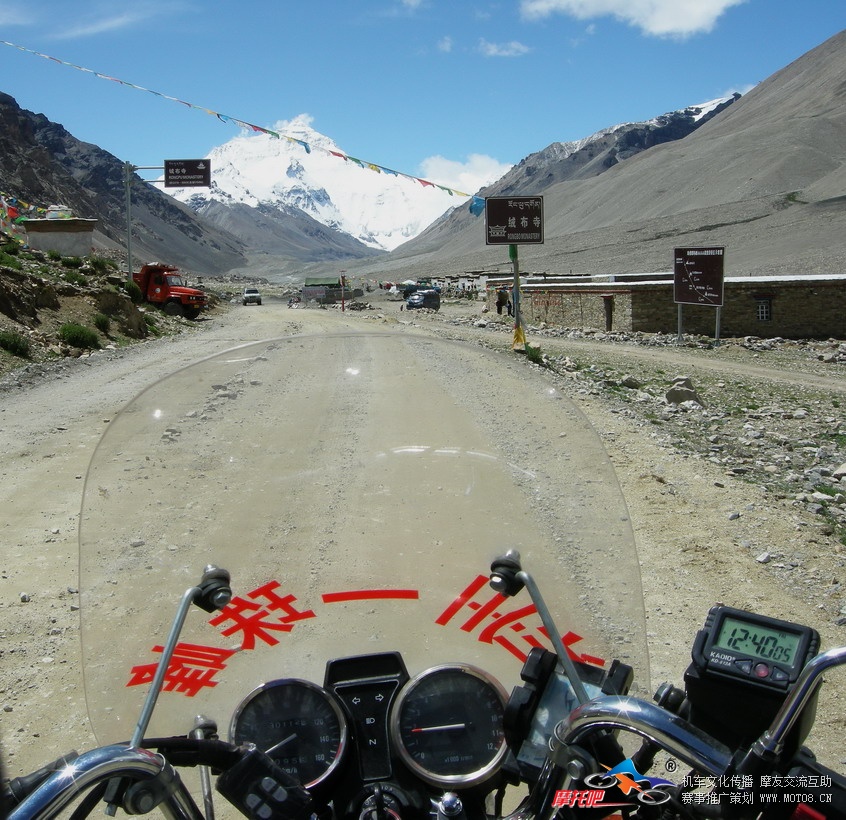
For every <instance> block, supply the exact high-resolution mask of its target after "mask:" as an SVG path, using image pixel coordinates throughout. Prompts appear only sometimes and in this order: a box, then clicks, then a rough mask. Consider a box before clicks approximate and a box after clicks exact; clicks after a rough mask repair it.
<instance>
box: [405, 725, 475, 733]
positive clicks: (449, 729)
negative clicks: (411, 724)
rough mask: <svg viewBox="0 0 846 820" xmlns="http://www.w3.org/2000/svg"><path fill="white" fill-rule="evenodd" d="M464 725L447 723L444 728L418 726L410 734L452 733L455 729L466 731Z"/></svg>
mask: <svg viewBox="0 0 846 820" xmlns="http://www.w3.org/2000/svg"><path fill="white" fill-rule="evenodd" d="M466 728H467V724H466V723H447V724H446V725H444V726H418V727H416V728H414V729H412V730H411V731H412V732H454V731H455V730H456V729H466Z"/></svg>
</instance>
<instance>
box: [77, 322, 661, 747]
mask: <svg viewBox="0 0 846 820" xmlns="http://www.w3.org/2000/svg"><path fill="white" fill-rule="evenodd" d="M80 546H81V567H80V586H81V615H82V636H83V656H84V663H85V687H86V698H87V703H88V712H89V715H90V719H91V724H92V727H93V730H94V732H95V734H96V737H97V739H98V741H99V742H101V743H110V742H119V741H122V740H128V739H129V738H130V737H131V736H132V734H133V730H134V728H135V725H136V722H137V720H138V716H139V713H140V711H141V708H142V703H143V700H144V698H145V696H146V694H147V690H148V688H149V682H150V680H151V678H152V675H153V673H154V671H155V667H156V665H157V663H158V660H159V657H160V655H161V647H162V646H163V645H164V644H165V642H166V639H167V636H168V633H169V630H170V625H171V621H172V619H173V615H174V613H175V611H176V608H177V605H178V602H179V600H180V597H181V596H182V594H183V592H184V591H185V590H186V589H188V588H190V587H192V586H194V585H195V584H197V583H198V582H199V580H200V577H201V575H202V573H203V570H204V568H205V567H206V565H215V566H218V567H224V568H226V569H227V570H228V571H229V572H230V573H231V579H232V580H231V586H232V590H233V598H232V601H231V603H230V604H229V605H228V606H227V607H226V609H224V610H223V611H222V612H212V613H207V612H204V611H202V610H200V609H199V608H196V607H193V608H192V609H191V611H190V612H189V614H188V616H187V619H186V622H185V625H184V628H183V631H182V633H181V636H180V638H179V643H178V645H177V648H176V652H175V653H174V656H173V659H172V660H171V663H170V664H169V665H168V668H167V669H168V671H167V675H166V677H165V685H164V691H163V692H162V694H161V696H160V697H159V700H158V704H157V706H156V709H155V713H154V715H153V718H152V723H151V724H150V727H149V729H148V731H147V733H146V734H147V736H164V735H174V734H184V733H186V732H188V731H190V729H191V726H192V722H193V719H194V717H195V716H196V715H198V714H203V715H206V716H208V717H211V718H213V719H214V720H215V721H217V722H218V725H219V727H220V734H221V736H225V735H226V727H227V726H228V725H229V721H230V719H231V716H232V715H233V713H234V712H235V710H236V708H237V706H238V704H239V703H240V702H241V701H242V699H244V697H245V696H246V695H247V694H248V693H250V692H251V691H252V690H254V689H255V688H256V687H259V686H260V685H261V684H263V683H265V682H267V681H271V680H275V679H280V678H297V679H304V680H308V681H312V682H314V683H316V684H318V685H321V684H322V683H323V681H324V671H325V667H326V663H327V661H329V660H332V659H337V658H342V657H348V656H357V655H368V654H371V653H379V652H389V651H392V652H399V653H401V656H402V658H403V660H404V662H405V665H406V667H407V669H408V673H409V675H411V676H414V675H416V674H417V673H419V672H420V671H421V670H425V669H428V668H430V667H433V666H435V665H436V664H441V663H466V664H472V665H475V666H476V667H478V668H480V669H482V670H485V671H486V672H487V673H489V674H490V675H492V676H494V677H495V678H496V679H497V680H498V681H499V682H500V683H501V684H502V686H503V687H504V689H505V691H510V689H511V688H512V687H513V686H515V685H517V684H519V683H520V671H521V666H522V663H523V660H524V659H525V657H526V655H527V653H528V652H529V650H530V649H531V648H532V647H534V646H547V647H548V646H549V641H548V640H547V637H546V631H545V629H544V627H543V625H542V623H541V620H540V618H539V616H538V613H537V611H536V610H535V608H534V607H533V606H532V602H531V600H530V598H529V596H528V594H527V592H526V591H525V590H524V591H522V592H521V593H519V594H518V595H517V596H515V597H513V598H504V597H502V596H500V595H498V594H497V593H496V592H495V591H494V590H492V589H491V587H490V586H489V585H488V583H487V581H488V575H489V571H490V564H491V561H492V559H494V558H496V557H497V556H500V555H502V554H504V553H505V552H506V551H507V550H510V549H516V550H517V551H519V553H520V556H521V558H522V565H523V568H524V570H525V571H527V572H528V573H530V574H531V575H532V576H533V577H534V579H535V580H536V582H537V584H538V586H539V587H540V589H541V591H542V592H543V593H544V595H545V599H546V603H547V605H548V607H549V609H550V611H551V613H552V616H553V618H554V621H555V624H556V627H557V630H556V631H558V632H559V633H560V635H561V636H562V637H563V639H564V643H565V644H566V645H567V646H568V647H569V651H570V653H571V655H572V656H573V657H576V658H579V659H581V660H582V661H585V662H587V663H588V664H593V665H603V664H604V666H605V668H607V667H608V665H609V664H610V661H611V660H612V659H613V658H619V659H621V660H622V661H624V662H625V663H628V664H630V665H631V666H633V667H634V670H635V686H636V690H637V691H640V692H646V691H648V690H649V687H650V681H649V671H648V669H649V668H648V660H647V652H646V647H645V625H644V613H643V603H642V601H643V599H642V594H641V586H640V575H639V567H638V562H637V556H636V551H635V548H634V543H633V537H632V531H631V527H630V523H629V519H628V515H627V510H626V505H625V502H624V499H623V497H622V495H621V492H620V489H619V486H618V483H617V480H616V478H615V473H614V469H613V467H612V465H611V463H610V461H609V458H608V456H607V454H606V453H605V451H604V448H603V446H602V443H601V440H600V438H599V436H598V435H597V433H596V431H595V430H593V429H592V428H591V426H590V425H589V424H588V423H587V421H586V420H585V418H584V417H583V415H582V414H581V413H580V411H579V410H578V409H577V407H576V406H575V404H574V403H573V402H572V401H571V400H569V399H568V398H567V397H566V396H565V395H563V394H562V393H561V392H559V389H558V388H557V387H556V386H555V384H554V383H553V381H552V380H551V379H549V378H548V377H547V375H546V374H545V373H544V372H543V371H542V370H540V369H539V368H535V367H530V366H529V365H528V364H527V363H526V362H525V361H524V360H523V359H522V358H520V357H516V356H515V357H513V358H509V357H508V356H504V355H503V354H501V353H499V354H497V353H493V352H491V351H487V350H485V349H483V348H479V347H477V346H470V345H465V344H461V343H453V342H448V341H436V340H433V339H431V338H428V337H416V336H412V335H408V334H389V333H386V334H348V335H319V336H311V337H305V336H299V337H290V338H284V339H277V340H272V341H266V342H261V343H257V344H251V345H246V346H242V347H238V348H236V349H233V350H231V351H228V352H226V353H223V354H220V355H216V356H213V357H211V358H208V359H205V360H203V361H200V362H199V363H197V364H195V365H192V366H190V367H188V368H185V369H183V370H180V371H178V372H176V373H174V374H172V375H171V376H168V377H167V378H165V379H163V380H161V381H159V382H158V383H156V384H154V385H153V386H151V387H150V388H148V389H147V390H145V391H144V392H142V393H141V394H140V395H139V396H138V397H137V398H135V399H134V400H133V401H131V402H130V403H129V404H128V405H127V406H126V408H125V409H124V410H123V411H122V412H121V413H120V414H118V415H117V416H116V417H115V418H114V419H113V420H112V421H111V423H110V424H109V426H108V428H107V430H106V433H105V435H104V436H103V439H102V441H101V442H100V444H99V445H98V447H97V449H96V451H95V454H94V456H93V458H92V461H91V465H90V467H89V470H88V474H87V477H86V482H85V489H84V499H83V508H82V514H81V519H80ZM562 717H563V715H562Z"/></svg>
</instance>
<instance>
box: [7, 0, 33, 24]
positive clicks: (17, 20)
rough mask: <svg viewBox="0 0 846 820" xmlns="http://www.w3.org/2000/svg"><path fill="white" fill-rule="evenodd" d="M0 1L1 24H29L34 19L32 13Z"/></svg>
mask: <svg viewBox="0 0 846 820" xmlns="http://www.w3.org/2000/svg"><path fill="white" fill-rule="evenodd" d="M8 5H10V4H6V3H0V26H28V25H30V24H31V23H32V22H34V21H33V17H32V14H31V13H29V12H27V11H24V10H21V9H19V8H9V7H8Z"/></svg>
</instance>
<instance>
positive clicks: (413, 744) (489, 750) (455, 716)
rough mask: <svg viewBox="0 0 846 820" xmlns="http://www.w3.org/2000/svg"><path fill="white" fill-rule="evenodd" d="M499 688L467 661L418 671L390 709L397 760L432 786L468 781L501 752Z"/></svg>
mask: <svg viewBox="0 0 846 820" xmlns="http://www.w3.org/2000/svg"><path fill="white" fill-rule="evenodd" d="M505 701H506V694H505V690H504V689H503V688H502V686H501V685H500V684H499V682H498V681H496V680H495V679H494V678H493V677H491V676H490V675H488V674H487V673H485V672H483V671H482V670H480V669H476V668H475V667H473V666H468V665H467V664H443V665H441V666H435V667H432V668H431V669H427V670H426V671H424V672H421V673H420V674H419V675H417V677H415V678H413V679H412V680H410V681H409V682H408V683H407V684H406V685H405V686H404V687H403V689H402V691H401V692H400V694H399V697H398V698H397V701H396V703H395V704H394V708H393V711H392V713H391V738H392V741H393V743H394V747H395V748H396V750H397V752H398V754H399V756H400V759H401V760H402V761H403V763H404V764H405V765H406V766H407V767H408V768H409V769H411V770H412V771H413V772H414V773H415V774H417V776H418V777H420V778H422V779H423V780H425V781H426V782H427V783H430V784H432V785H435V786H446V787H450V786H452V787H455V786H472V785H475V784H477V783H481V782H482V781H483V780H486V779H487V778H488V777H490V776H491V775H492V774H494V773H495V772H496V771H497V770H498V769H499V767H500V765H501V763H502V760H503V758H504V757H505V752H506V745H505V733H504V731H503V714H504V712H505Z"/></svg>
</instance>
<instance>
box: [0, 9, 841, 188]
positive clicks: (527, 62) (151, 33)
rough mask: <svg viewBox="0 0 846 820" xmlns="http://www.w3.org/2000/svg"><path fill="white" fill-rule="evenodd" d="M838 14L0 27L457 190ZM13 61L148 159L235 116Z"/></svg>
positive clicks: (9, 56)
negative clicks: (301, 129)
mask: <svg viewBox="0 0 846 820" xmlns="http://www.w3.org/2000/svg"><path fill="white" fill-rule="evenodd" d="M843 28H846V5H844V3H843V0H801V2H800V0H307V2H306V1H305V0H297V2H293V0H243V2H240V3H238V2H218V0H128V1H127V0H75V2H73V3H69V2H67V0H39V2H31V3H21V2H5V0H0V40H4V41H8V42H11V43H14V44H17V45H19V46H22V47H24V48H27V49H30V50H32V51H38V52H42V53H44V54H47V55H50V56H51V57H54V58H56V59H58V60H60V61H63V62H66V63H72V64H75V65H78V66H82V67H85V68H88V69H91V70H93V71H96V72H99V73H102V74H107V75H110V76H112V77H115V78H117V79H119V80H121V81H123V83H129V84H132V85H135V86H142V87H144V88H146V89H150V90H152V91H157V92H160V93H162V94H166V95H169V96H171V97H175V98H177V99H180V100H184V101H186V102H189V103H191V104H193V105H196V106H200V107H202V108H205V109H209V110H210V111H213V112H219V113H222V114H226V115H229V116H231V117H235V118H237V119H240V120H244V121H246V122H250V123H254V124H256V125H259V126H261V127H263V128H270V129H274V130H281V129H279V128H278V125H279V123H280V122H284V121H285V120H290V119H293V118H294V117H296V116H298V115H302V114H306V115H308V116H309V117H311V120H312V126H313V127H314V128H315V129H316V130H317V131H320V132H321V133H323V134H326V135H327V136H329V137H331V138H332V139H333V140H335V142H336V143H337V144H338V145H339V147H340V148H341V149H342V150H343V151H344V152H346V153H348V154H351V155H353V156H356V157H359V158H361V159H364V160H368V161H370V162H374V163H376V164H378V165H382V166H385V167H388V168H393V169H395V170H397V171H400V172H403V173H407V174H410V175H413V176H421V177H426V178H428V179H433V180H435V181H437V182H440V183H441V184H444V185H448V186H450V187H455V188H459V189H461V190H467V185H469V183H468V182H467V180H468V179H472V178H475V177H477V178H478V179H479V184H480V185H481V184H482V182H484V181H485V180H484V177H485V176H489V177H490V178H491V179H493V178H497V177H498V176H500V175H501V173H502V172H503V171H504V168H505V167H507V166H508V165H511V164H514V163H516V162H519V161H520V160H521V159H522V158H523V157H525V156H527V155H528V154H530V153H532V152H533V151H537V150H540V149H542V148H544V147H545V146H547V145H549V144H550V143H552V142H556V141H567V140H575V139H580V138H582V137H586V136H589V135H590V134H592V133H593V132H595V131H597V130H599V129H601V128H604V127H607V126H610V125H614V124H617V123H620V122H627V121H639V120H645V119H649V118H651V117H653V116H657V115H659V114H662V113H664V112H667V111H671V110H674V109H677V108H683V107H684V106H686V105H690V104H694V103H698V102H705V101H707V100H711V99H714V98H716V97H720V96H723V95H726V94H729V93H731V92H732V91H735V90H738V91H741V92H743V91H746V90H748V89H749V88H750V87H752V86H753V85H754V84H756V83H758V82H760V81H761V80H764V79H766V78H767V77H768V76H770V75H771V74H773V73H774V72H775V71H777V70H779V69H780V68H783V67H784V66H786V65H787V64H788V63H790V62H792V61H793V60H794V59H796V58H797V57H799V56H801V55H802V54H804V53H805V52H806V51H808V50H810V49H811V48H813V47H815V46H817V45H819V44H820V43H822V42H823V41H824V40H826V39H828V38H829V37H830V36H832V35H834V34H836V33H837V32H838V31H840V30H842V29H843ZM0 77H2V81H0V91H3V92H5V93H7V94H10V95H11V96H13V97H14V98H15V99H16V100H17V102H18V103H19V104H20V105H21V107H23V108H26V109H29V110H30V111H34V112H36V113H42V114H44V115H45V116H46V117H48V118H49V119H51V120H53V121H55V122H59V123H61V124H62V125H64V126H65V127H66V128H67V129H68V130H69V131H70V132H71V133H72V134H74V136H76V137H78V138H79V139H82V140H84V141H86V142H92V143H95V144H97V145H99V146H101V147H102V148H104V149H106V150H107V151H109V152H111V153H112V154H114V155H115V156H117V157H118V158H119V159H121V160H123V161H129V162H131V163H133V164H134V165H138V166H145V165H151V166H155V165H161V164H162V162H163V160H164V159H183V158H193V157H201V156H204V155H205V154H206V153H207V152H208V151H209V150H210V149H211V148H212V147H214V146H216V145H220V144H222V143H224V142H226V141H227V140H229V139H231V138H232V137H234V136H237V135H238V134H239V129H238V128H237V127H236V126H234V125H232V124H231V123H230V124H227V123H223V122H221V121H220V120H219V119H217V118H216V117H214V116H212V115H210V114H208V113H205V112H201V111H199V110H196V109H193V108H188V107H186V106H182V105H179V104H178V103H176V102H173V101H171V100H168V99H164V98H162V97H159V96H157V95H155V94H151V93H149V91H141V90H137V89H136V88H133V87H131V86H129V85H124V84H122V83H113V82H109V81H108V80H104V79H100V78H98V77H96V76H93V75H91V74H87V73H84V72H81V71H78V70H76V69H73V68H70V67H68V66H66V65H61V64H59V63H56V62H54V61H52V60H45V59H43V58H42V57H38V56H33V55H32V54H29V53H26V52H23V51H20V50H18V49H16V48H12V47H10V46H8V45H2V46H0ZM362 173H366V172H364V171H363V172H362ZM462 174H464V175H463V176H462ZM468 174H469V175H468ZM474 174H475V177H474V176H473V175H474ZM459 179H462V180H463V181H464V182H463V184H462V185H459V184H458V180H459ZM473 190H474V191H475V188H474V189H473ZM471 192H472V191H471Z"/></svg>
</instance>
